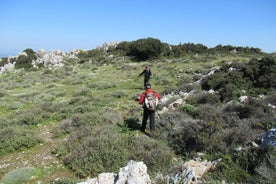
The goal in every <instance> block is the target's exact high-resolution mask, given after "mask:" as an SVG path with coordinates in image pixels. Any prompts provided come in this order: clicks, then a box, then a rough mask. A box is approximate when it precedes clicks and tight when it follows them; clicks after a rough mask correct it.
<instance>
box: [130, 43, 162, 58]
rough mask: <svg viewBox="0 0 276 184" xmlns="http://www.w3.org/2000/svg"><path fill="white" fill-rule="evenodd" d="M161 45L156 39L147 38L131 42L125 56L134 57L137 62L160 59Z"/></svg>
mask: <svg viewBox="0 0 276 184" xmlns="http://www.w3.org/2000/svg"><path fill="white" fill-rule="evenodd" d="M162 51H163V44H162V43H161V42H160V40H158V39H154V38H147V39H139V40H136V41H133V42H131V44H130V46H129V52H128V53H127V55H129V56H134V57H135V58H136V59H137V60H144V61H145V60H148V59H155V58H158V57H160V55H161V53H162Z"/></svg>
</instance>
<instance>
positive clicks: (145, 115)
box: [141, 108, 149, 132]
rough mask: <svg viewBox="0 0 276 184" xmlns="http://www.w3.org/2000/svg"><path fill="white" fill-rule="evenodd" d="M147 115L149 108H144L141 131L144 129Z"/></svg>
mask: <svg viewBox="0 0 276 184" xmlns="http://www.w3.org/2000/svg"><path fill="white" fill-rule="evenodd" d="M148 117H149V110H147V109H146V108H144V113H143V121H142V127H141V131H143V132H144V131H145V130H146V126H147V120H148Z"/></svg>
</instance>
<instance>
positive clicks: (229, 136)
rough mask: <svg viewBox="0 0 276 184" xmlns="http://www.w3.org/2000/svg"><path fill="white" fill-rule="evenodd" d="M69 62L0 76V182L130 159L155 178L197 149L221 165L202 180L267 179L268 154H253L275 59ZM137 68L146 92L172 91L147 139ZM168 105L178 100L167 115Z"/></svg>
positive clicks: (70, 177)
mask: <svg viewBox="0 0 276 184" xmlns="http://www.w3.org/2000/svg"><path fill="white" fill-rule="evenodd" d="M200 48H201V47H200ZM137 50H139V49H137ZM258 52H259V51H258ZM29 53H31V54H33V55H32V56H36V57H38V56H37V53H32V52H30V50H29ZM135 53H137V52H135ZM140 54H141V53H140ZM140 54H139V56H141V55H140ZM153 55H154V54H153ZM74 56H75V57H63V59H61V60H60V63H62V65H60V66H57V65H56V66H54V67H53V65H50V64H47V65H44V67H43V66H41V65H39V63H37V66H38V67H37V68H32V67H31V66H29V65H28V67H27V68H25V69H22V67H19V65H17V67H15V70H14V69H12V70H11V71H8V72H4V73H1V74H0V81H1V89H0V134H1V138H0V141H1V145H0V163H1V164H0V178H2V181H5V182H7V183H8V181H11V183H12V181H16V179H17V180H21V181H24V180H26V181H28V182H26V183H37V182H41V183H52V182H53V181H56V182H55V183H76V182H80V181H83V180H85V178H87V177H95V176H97V175H98V174H99V173H101V172H117V171H118V169H119V168H120V167H123V166H124V165H126V164H127V163H128V161H129V160H137V161H143V162H144V163H145V164H146V165H147V167H148V172H149V174H150V176H151V178H154V177H155V176H156V175H157V174H158V173H163V174H170V173H174V172H175V170H176V168H179V167H180V165H179V164H180V163H182V162H183V161H185V160H189V159H191V158H193V157H194V156H195V155H197V154H198V153H199V152H200V153H203V156H202V159H208V160H217V159H221V160H222V161H221V162H220V164H219V166H218V167H217V168H216V169H214V171H213V172H210V173H208V174H207V175H206V176H204V177H203V180H204V181H209V182H221V181H222V180H224V181H226V182H229V183H231V182H241V183H246V182H250V183H259V182H261V181H266V182H267V183H272V182H273V180H274V181H275V172H274V171H275V162H274V161H275V150H273V149H272V150H271V149H268V150H263V149H261V144H262V142H261V138H262V135H263V134H264V133H265V132H266V131H267V130H269V129H271V128H275V123H276V117H275V105H276V104H275V99H276V93H275V78H276V77H275V73H276V72H275V71H276V70H275V67H276V66H275V62H276V59H275V56H273V55H269V54H264V53H259V54H256V53H254V54H252V53H248V54H245V53H242V54H239V53H236V52H229V53H220V54H218V53H209V54H202V53H198V54H194V53H189V54H185V55H182V54H181V55H179V56H177V57H176V56H174V57H172V56H170V57H165V56H164V55H163V56H162V57H153V58H151V57H149V58H148V55H143V59H145V58H144V57H146V59H145V60H139V59H138V60H137V58H133V57H131V56H130V55H128V54H123V53H121V52H118V51H116V52H115V51H114V52H112V51H110V52H106V53H105V54H102V52H101V51H100V52H99V51H98V50H97V49H96V50H92V51H81V52H79V53H78V54H75V55H74ZM28 57H30V55H29V54H27V56H26V57H25V59H27V58H28ZM38 58H39V57H38ZM19 59H20V58H19ZM36 59H37V58H36ZM21 61H25V62H21V66H26V65H25V64H26V61H27V60H24V59H22V57H21ZM18 63H19V62H17V64H18ZM146 65H148V66H149V67H150V68H151V70H152V72H153V77H152V78H151V79H150V80H151V84H152V86H153V88H154V90H157V91H158V92H159V93H160V94H161V96H162V97H168V96H170V95H172V97H171V98H167V100H166V101H165V100H164V98H163V101H162V103H161V104H160V105H159V109H158V114H159V116H158V117H157V118H156V126H157V136H156V137H155V138H148V137H147V136H146V135H144V134H143V133H142V132H140V131H139V125H140V123H141V120H142V109H141V107H140V106H139V105H138V102H137V97H138V96H139V95H140V94H141V93H142V92H143V78H138V77H137V76H138V74H139V73H140V72H141V71H142V70H143V69H144V67H145V66H146ZM46 66H47V67H46ZM23 68H24V67H23ZM233 68H234V71H233V72H230V71H232V69H233ZM210 72H211V73H212V75H207V74H210ZM208 91H209V92H208ZM212 91H213V92H212ZM211 92H212V93H211ZM178 94H185V95H182V96H181V95H178ZM187 94H189V95H188V96H187ZM240 97H246V99H247V100H246V101H241V98H240ZM177 99H182V103H181V104H178V105H176V106H175V107H174V108H171V109H170V108H169V105H170V104H172V103H173V102H174V101H175V100H177ZM164 109H167V110H164ZM252 145H253V146H252ZM237 150H239V151H237ZM273 162H274V165H273ZM271 163H272V166H271ZM269 164H270V165H269Z"/></svg>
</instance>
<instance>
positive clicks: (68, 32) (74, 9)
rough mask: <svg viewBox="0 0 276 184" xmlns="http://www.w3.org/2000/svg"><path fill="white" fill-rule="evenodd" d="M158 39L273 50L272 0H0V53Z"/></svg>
mask: <svg viewBox="0 0 276 184" xmlns="http://www.w3.org/2000/svg"><path fill="white" fill-rule="evenodd" d="M143 38H155V39H159V40H160V41H161V42H163V43H168V44H172V45H178V44H183V43H194V44H203V45H205V46H207V47H208V48H213V47H215V46H217V45H219V44H221V45H232V46H241V47H254V48H260V49H261V50H262V51H263V52H268V53H271V52H276V1H275V0H1V1H0V55H1V56H9V55H16V54H17V53H19V52H21V51H23V50H25V49H27V48H31V49H33V50H34V51H35V52H36V51H37V50H39V49H45V50H46V51H52V50H62V51H65V52H69V51H71V50H73V49H82V50H92V49H95V48H96V47H97V46H102V45H103V44H104V43H105V42H107V43H110V42H118V43H119V42H122V41H135V40H138V39H143Z"/></svg>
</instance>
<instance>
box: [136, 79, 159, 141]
mask: <svg viewBox="0 0 276 184" xmlns="http://www.w3.org/2000/svg"><path fill="white" fill-rule="evenodd" d="M151 94H153V95H154V97H156V98H155V101H154V102H152V103H154V104H153V105H152V107H150V106H148V105H147V104H148V103H151V102H149V101H148V99H149V98H148V96H150V95H151ZM160 99H161V96H160V95H159V94H158V92H156V91H152V89H151V85H150V84H147V85H146V91H145V92H143V93H142V94H141V96H140V100H139V104H140V105H143V109H144V112H143V121H142V127H141V131H142V132H144V133H145V130H146V126H147V120H148V117H150V136H153V134H154V131H155V110H156V109H155V108H156V106H157V103H158V100H160Z"/></svg>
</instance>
